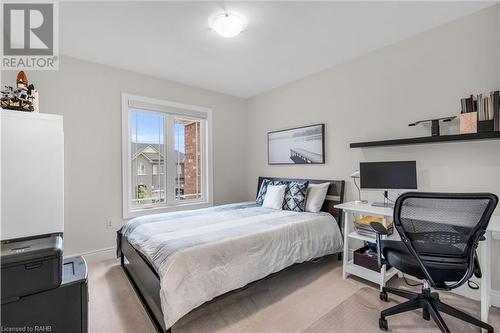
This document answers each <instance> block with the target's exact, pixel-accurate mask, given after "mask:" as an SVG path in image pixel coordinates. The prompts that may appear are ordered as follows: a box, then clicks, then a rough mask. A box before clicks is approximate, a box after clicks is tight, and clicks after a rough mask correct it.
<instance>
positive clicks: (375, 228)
mask: <svg viewBox="0 0 500 333" xmlns="http://www.w3.org/2000/svg"><path fill="white" fill-rule="evenodd" d="M370 227H371V228H372V229H373V231H375V232H376V233H377V234H380V235H387V229H386V228H385V227H384V225H383V224H382V223H378V222H370Z"/></svg>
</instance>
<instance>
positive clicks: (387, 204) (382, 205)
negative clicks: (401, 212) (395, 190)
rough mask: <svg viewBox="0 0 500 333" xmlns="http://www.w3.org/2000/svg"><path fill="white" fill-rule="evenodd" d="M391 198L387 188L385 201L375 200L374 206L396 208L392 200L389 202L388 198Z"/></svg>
mask: <svg viewBox="0 0 500 333" xmlns="http://www.w3.org/2000/svg"><path fill="white" fill-rule="evenodd" d="M387 198H389V193H388V192H387V190H385V191H384V202H373V203H372V206H373V207H385V208H394V204H393V203H392V202H389V200H387Z"/></svg>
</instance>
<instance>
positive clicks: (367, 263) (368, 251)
mask: <svg viewBox="0 0 500 333" xmlns="http://www.w3.org/2000/svg"><path fill="white" fill-rule="evenodd" d="M353 263H354V264H355V265H359V266H362V267H364V268H368V269H369V270H372V271H375V272H380V268H379V267H378V262H377V252H376V251H374V250H373V249H372V248H371V247H370V246H363V247H362V248H359V249H357V250H355V251H354V252H353ZM390 268H391V266H390V265H389V264H387V267H386V269H387V270H389V269H390Z"/></svg>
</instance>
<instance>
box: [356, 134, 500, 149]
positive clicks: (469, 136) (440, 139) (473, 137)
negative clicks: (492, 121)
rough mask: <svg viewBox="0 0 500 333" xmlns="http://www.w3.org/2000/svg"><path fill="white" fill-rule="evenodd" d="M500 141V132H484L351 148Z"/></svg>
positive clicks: (378, 142)
mask: <svg viewBox="0 0 500 333" xmlns="http://www.w3.org/2000/svg"><path fill="white" fill-rule="evenodd" d="M495 139H500V132H483V133H472V134H455V135H441V136H423V137H418V138H407V139H395V140H383V141H368V142H356V143H351V144H350V147H351V148H369V147H382V146H401V145H418V144H426V143H439V142H452V141H475V140H495Z"/></svg>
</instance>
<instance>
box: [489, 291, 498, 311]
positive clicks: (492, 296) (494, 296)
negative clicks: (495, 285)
mask: <svg viewBox="0 0 500 333" xmlns="http://www.w3.org/2000/svg"><path fill="white" fill-rule="evenodd" d="M490 304H491V305H492V306H496V307H497V308H500V290H498V289H491V293H490Z"/></svg>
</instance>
